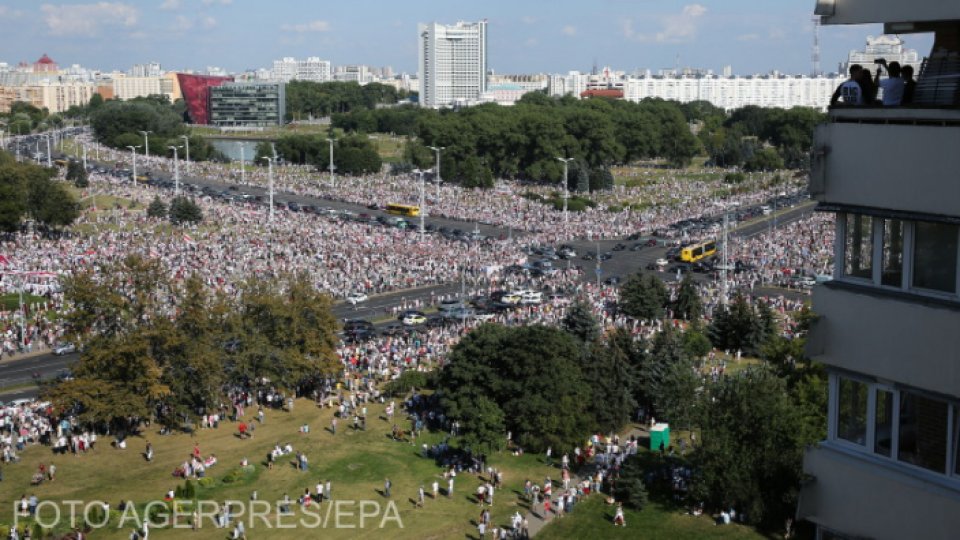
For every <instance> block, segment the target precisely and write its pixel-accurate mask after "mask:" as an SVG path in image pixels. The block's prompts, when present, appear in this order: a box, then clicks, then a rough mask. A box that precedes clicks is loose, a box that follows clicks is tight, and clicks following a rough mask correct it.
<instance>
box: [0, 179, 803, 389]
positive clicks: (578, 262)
mask: <svg viewBox="0 0 960 540" xmlns="http://www.w3.org/2000/svg"><path fill="white" fill-rule="evenodd" d="M154 176H155V177H157V178H162V179H167V178H168V177H167V175H166V174H165V173H162V172H155V173H154ZM181 180H182V182H184V183H190V184H193V185H198V186H201V187H203V186H210V187H213V188H215V189H218V190H220V191H223V190H230V191H231V192H233V193H237V194H242V193H248V194H250V195H253V196H257V195H260V196H264V197H265V196H266V194H267V193H266V189H264V188H262V187H258V186H242V185H236V184H230V183H226V182H215V181H211V180H206V179H199V178H195V177H189V176H187V175H181ZM231 186H232V187H233V188H234V189H230V188H231ZM274 199H275V201H285V202H286V201H295V202H297V203H300V204H312V205H316V206H322V207H328V208H335V209H338V210H349V211H352V212H355V213H358V214H359V213H368V214H371V215H381V214H383V212H380V211H374V210H369V209H367V208H365V207H363V206H361V205H356V204H350V203H343V202H338V201H330V200H326V199H320V198H315V197H308V196H300V195H294V194H290V193H275V194H274ZM813 209H814V205H813V204H812V203H809V202H808V203H805V204H801V205H800V206H796V207H792V208H789V209H781V210H780V211H778V212H777V215H776V224H777V226H781V225H785V224H787V223H790V222H792V221H796V220H798V219H801V218H802V217H804V216H806V215H808V214H810V213H811V212H812V211H813ZM773 219H774V216H773V215H769V216H762V217H759V218H757V219H756V220H754V221H751V222H748V223H746V224H741V225H740V226H739V227H737V228H735V229H733V230H732V231H731V232H730V233H729V234H730V236H733V237H751V236H755V235H757V234H762V233H764V232H766V231H767V230H769V228H770V227H771V225H772V222H773ZM427 222H428V223H432V224H433V225H434V226H435V227H441V226H445V227H448V228H459V229H463V230H473V229H474V228H475V227H477V228H479V230H480V232H481V233H482V234H484V235H486V236H494V237H499V236H501V235H503V236H506V235H509V234H513V235H517V234H518V233H517V232H516V231H509V230H506V229H503V228H500V227H496V226H492V225H484V224H475V223H472V222H469V223H468V222H464V221H458V220H454V219H448V218H440V217H428V218H427ZM519 234H522V233H519ZM618 243H623V244H625V245H626V246H627V247H628V248H629V247H630V246H633V245H634V244H635V243H636V242H633V241H622V240H601V241H599V242H592V241H588V240H576V241H571V242H569V244H570V245H571V246H573V248H574V249H575V250H576V252H577V256H576V257H574V258H573V259H572V260H569V261H562V260H561V261H555V264H556V265H558V266H561V267H562V266H565V265H573V266H579V267H580V268H582V269H583V276H584V277H583V279H584V280H589V281H593V280H596V279H597V271H596V270H597V265H598V263H597V261H595V260H584V259H583V258H582V256H583V255H584V254H585V253H587V252H588V251H589V252H592V253H594V255H595V254H596V252H597V251H599V252H600V253H610V254H611V255H612V258H611V259H609V260H606V261H602V262H600V263H599V266H600V273H599V277H600V280H602V281H603V280H607V279H608V278H610V277H613V276H616V277H619V278H620V279H621V280H622V279H625V278H626V277H627V276H629V275H631V274H633V273H636V272H638V271H640V270H642V269H644V268H646V267H647V265H649V264H650V263H652V262H654V261H656V260H657V259H659V258H663V257H664V256H665V254H666V251H667V248H666V247H664V246H655V247H643V248H642V249H640V250H639V251H631V250H629V249H626V250H622V251H613V249H614V246H616V245H617V244H618ZM658 274H659V275H660V277H661V278H663V279H664V280H666V281H673V280H675V279H676V275H675V274H673V273H668V272H658ZM693 275H694V278H695V279H697V280H698V281H709V280H710V279H711V278H710V277H709V276H707V275H704V274H693ZM467 288H468V289H469V288H470V284H469V283H468V284H467ZM460 290H461V284H460V283H448V284H440V285H434V286H429V287H422V288H418V289H410V290H403V291H397V292H392V293H387V294H381V295H375V296H371V297H370V299H369V300H367V301H366V302H363V303H361V304H358V305H357V306H352V305H350V304H346V303H339V304H337V305H336V306H334V308H333V313H334V315H335V316H336V317H337V318H338V319H341V320H342V319H348V318H350V319H352V318H358V319H367V320H383V319H385V318H387V317H389V314H390V313H391V312H392V310H393V308H395V307H398V306H401V305H404V304H410V303H412V302H414V301H417V300H419V301H420V302H421V305H422V306H429V305H430V301H431V299H435V298H436V297H439V296H449V295H456V294H459V293H460ZM757 292H758V293H761V294H764V293H766V294H771V295H773V294H783V295H786V296H790V297H797V296H799V294H798V293H797V292H795V291H785V290H781V289H760V290H758V291H757ZM78 357H79V355H77V354H70V355H65V356H54V355H53V354H44V355H39V356H34V357H30V358H25V359H22V360H7V361H4V362H3V363H0V388H9V387H16V389H15V390H9V391H4V390H0V400H3V401H9V400H12V399H17V398H21V397H33V396H35V395H36V392H37V389H36V387H30V388H24V387H23V386H24V385H28V384H30V383H31V382H32V381H33V374H34V373H39V374H40V375H41V377H43V378H50V377H54V376H56V375H57V373H59V372H60V371H61V370H63V369H65V368H68V367H69V365H70V364H71V363H72V362H74V361H76V360H77V358H78Z"/></svg>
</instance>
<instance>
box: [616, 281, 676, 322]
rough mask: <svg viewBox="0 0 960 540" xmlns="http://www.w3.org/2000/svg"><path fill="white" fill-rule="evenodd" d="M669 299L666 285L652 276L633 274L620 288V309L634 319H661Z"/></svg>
mask: <svg viewBox="0 0 960 540" xmlns="http://www.w3.org/2000/svg"><path fill="white" fill-rule="evenodd" d="M669 299H670V295H669V293H668V292H667V287H666V285H664V284H663V281H662V280H661V279H660V278H659V277H657V276H655V275H653V274H642V273H637V274H634V275H632V276H630V277H628V278H627V280H626V281H625V282H624V284H623V286H622V287H621V288H620V309H621V310H622V311H623V312H624V313H626V314H627V315H629V316H630V317H633V318H635V319H642V320H652V319H659V318H661V317H663V313H664V306H666V304H667V302H668V301H669Z"/></svg>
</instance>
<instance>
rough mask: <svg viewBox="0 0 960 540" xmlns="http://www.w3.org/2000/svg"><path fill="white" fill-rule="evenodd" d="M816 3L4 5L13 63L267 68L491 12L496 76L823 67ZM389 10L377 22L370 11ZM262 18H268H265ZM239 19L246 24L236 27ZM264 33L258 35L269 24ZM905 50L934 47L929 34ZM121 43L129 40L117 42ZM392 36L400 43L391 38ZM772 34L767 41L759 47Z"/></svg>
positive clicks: (838, 44) (828, 59)
mask: <svg viewBox="0 0 960 540" xmlns="http://www.w3.org/2000/svg"><path fill="white" fill-rule="evenodd" d="M811 3H812V0H788V1H786V2H781V3H778V5H776V6H771V7H769V8H767V9H766V10H765V11H764V12H763V13H756V12H755V8H756V6H755V4H752V3H750V2H748V1H746V0H724V1H720V0H699V1H696V2H691V1H689V0H683V1H668V2H653V1H650V0H641V1H639V2H624V1H622V0H603V1H601V2H598V3H594V4H591V5H590V6H585V5H583V4H580V3H575V2H572V1H568V0H560V1H559V2H558V3H556V4H555V5H553V6H551V7H552V9H551V10H550V11H549V13H544V12H543V10H542V6H540V5H537V4H534V3H533V2H528V3H526V4H520V5H517V3H515V2H513V3H508V2H504V1H500V0H494V1H492V2H487V3H485V4H484V5H483V6H477V5H475V4H474V3H469V4H468V3H466V2H462V1H459V0H457V1H452V2H443V3H436V2H428V1H420V2H408V3H405V4H403V5H395V4H392V3H387V2H379V1H376V2H375V1H369V2H364V4H366V5H367V6H368V7H370V8H371V9H359V8H357V6H356V5H353V6H343V5H330V6H317V7H314V8H310V9H309V10H307V12H306V13H303V12H302V11H303V10H302V9H301V8H302V5H299V4H298V3H295V2H290V1H279V2H272V3H271V4H270V7H269V9H267V8H266V7H265V6H264V5H263V4H258V3H255V2H253V1H252V0H152V1H139V0H128V1H126V2H123V1H117V2H107V1H104V2H96V3H93V2H82V1H81V2H61V3H56V4H54V3H44V4H38V5H31V6H26V5H23V4H22V3H20V2H14V1H10V0H3V1H0V22H2V23H4V28H6V29H7V31H6V32H5V33H4V37H2V38H0V50H2V51H3V52H2V53H0V61H2V62H7V63H9V64H10V65H11V66H13V65H15V64H16V63H18V62H20V61H26V62H33V61H34V60H35V59H36V58H38V57H39V56H40V55H41V54H44V53H47V54H49V55H50V56H51V57H53V58H54V59H55V60H56V61H57V62H59V63H60V64H61V65H71V64H81V65H83V66H85V67H90V68H94V69H100V70H103V71H111V70H127V69H129V68H130V66H132V65H133V64H138V63H144V62H150V61H158V62H160V63H161V64H162V65H163V66H164V68H165V69H181V70H203V69H205V68H206V67H207V66H219V67H222V68H224V69H225V70H227V71H230V72H242V71H244V70H248V69H256V68H261V67H265V68H269V67H270V66H271V65H272V61H273V60H275V59H277V58H281V57H286V56H293V57H307V56H320V57H321V58H323V59H325V60H330V61H332V62H333V63H334V64H335V65H336V64H367V65H372V66H388V65H389V66H393V67H394V68H395V70H396V71H397V72H407V73H410V74H415V73H416V72H417V40H416V29H417V24H418V23H426V22H433V21H436V22H439V23H443V24H452V23H455V22H457V21H458V20H464V21H469V20H481V19H487V20H488V21H489V28H490V30H489V36H490V38H489V57H490V58H489V62H488V65H489V68H490V69H492V70H494V71H496V72H498V73H548V72H553V73H564V72H567V71H571V70H580V71H588V70H589V69H590V68H591V67H592V66H593V65H599V66H601V67H602V66H607V65H609V66H612V67H615V68H617V69H623V70H634V69H652V70H657V69H662V68H671V67H674V66H675V65H677V64H679V65H681V66H695V67H702V68H707V69H713V70H714V71H717V72H719V71H720V70H721V69H722V67H723V66H725V65H728V64H729V65H732V66H733V72H734V73H736V74H744V75H746V74H753V73H765V72H769V71H771V70H779V71H781V72H785V73H796V74H807V73H809V72H811V71H812V62H811V52H812V40H813V34H812V32H813V23H812V21H811V18H810V4H811ZM372 12H376V13H378V16H377V18H376V19H375V20H369V14H370V13H372ZM253 25H257V28H253ZM237 29H241V30H242V31H239V32H238V31H237ZM258 32H259V33H260V35H257V33H258ZM881 32H882V29H881V28H880V27H879V26H878V25H862V26H851V27H840V28H837V27H826V28H823V29H822V31H821V36H822V37H821V42H822V46H821V49H822V52H821V58H822V60H821V66H822V70H823V71H824V72H831V71H835V70H836V66H837V64H838V63H839V62H841V61H842V60H844V59H845V58H846V55H847V54H848V53H849V51H850V50H852V49H858V48H862V46H863V44H864V41H865V39H866V36H868V35H878V34H880V33H881ZM906 39H907V46H908V47H910V48H915V49H917V50H918V51H919V52H920V54H921V56H923V55H926V54H927V53H928V52H929V47H930V43H931V40H930V38H929V37H927V36H907V38H906ZM118 41H119V42H122V46H118ZM390 44H393V45H390ZM761 44H762V46H761Z"/></svg>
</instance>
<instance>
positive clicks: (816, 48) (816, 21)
mask: <svg viewBox="0 0 960 540" xmlns="http://www.w3.org/2000/svg"><path fill="white" fill-rule="evenodd" d="M822 74H823V73H822V72H821V71H820V16H819V15H814V16H813V76H814V77H819V76H820V75H822Z"/></svg>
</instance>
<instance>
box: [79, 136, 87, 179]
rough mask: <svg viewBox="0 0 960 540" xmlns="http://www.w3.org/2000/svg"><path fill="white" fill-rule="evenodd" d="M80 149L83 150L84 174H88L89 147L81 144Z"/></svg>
mask: <svg viewBox="0 0 960 540" xmlns="http://www.w3.org/2000/svg"><path fill="white" fill-rule="evenodd" d="M80 147H81V148H83V172H84V174H86V172H87V145H86V144H83V143H80Z"/></svg>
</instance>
